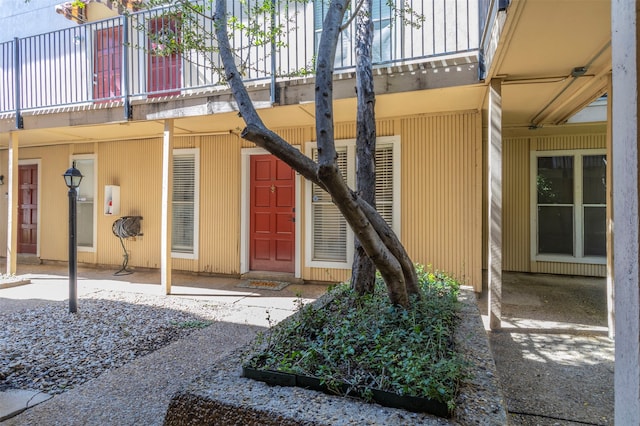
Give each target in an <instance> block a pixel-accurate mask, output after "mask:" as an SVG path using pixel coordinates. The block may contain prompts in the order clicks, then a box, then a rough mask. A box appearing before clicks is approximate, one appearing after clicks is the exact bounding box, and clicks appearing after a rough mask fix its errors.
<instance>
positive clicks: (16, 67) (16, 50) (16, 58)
mask: <svg viewBox="0 0 640 426" xmlns="http://www.w3.org/2000/svg"><path fill="white" fill-rule="evenodd" d="M13 77H14V78H13V80H14V82H15V97H16V99H15V107H16V129H23V128H24V123H23V121H22V113H21V112H20V100H21V99H20V39H19V38H18V37H15V38H14V39H13Z"/></svg>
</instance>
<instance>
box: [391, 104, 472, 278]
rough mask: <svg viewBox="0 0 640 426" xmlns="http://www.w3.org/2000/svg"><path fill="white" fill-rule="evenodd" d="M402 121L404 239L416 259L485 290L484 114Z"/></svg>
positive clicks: (423, 117) (463, 114) (413, 118)
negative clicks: (482, 264) (482, 254)
mask: <svg viewBox="0 0 640 426" xmlns="http://www.w3.org/2000/svg"><path fill="white" fill-rule="evenodd" d="M401 123H402V124H401V126H402V129H401V132H402V136H401V140H402V241H403V242H404V244H405V246H406V248H407V250H408V252H409V254H410V256H412V258H413V260H414V261H416V262H421V263H424V264H431V265H433V267H434V268H435V269H439V270H444V271H446V272H448V273H451V274H453V275H455V276H456V277H458V278H459V279H461V280H462V281H464V282H465V283H467V284H469V285H473V286H474V287H475V288H476V290H480V288H481V283H482V277H481V261H482V259H481V241H482V235H481V229H482V227H481V223H480V222H481V217H482V208H481V204H482V186H481V185H482V175H481V171H482V146H481V143H482V135H481V121H480V115H479V114H478V113H460V114H449V115H442V116H421V117H412V118H406V119H403V120H401Z"/></svg>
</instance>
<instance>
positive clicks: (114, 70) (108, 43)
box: [93, 27, 122, 102]
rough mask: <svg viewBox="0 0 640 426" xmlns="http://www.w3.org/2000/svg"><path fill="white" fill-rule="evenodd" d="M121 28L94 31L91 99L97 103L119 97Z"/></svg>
mask: <svg viewBox="0 0 640 426" xmlns="http://www.w3.org/2000/svg"><path fill="white" fill-rule="evenodd" d="M120 28H121V27H110V28H105V29H102V30H97V31H96V45H95V55H94V66H93V69H94V76H93V98H94V99H96V100H97V101H98V102H99V101H101V100H102V101H106V100H109V99H113V98H117V97H119V96H120V95H121V94H122V92H121V90H120V83H121V81H122V40H121V31H120Z"/></svg>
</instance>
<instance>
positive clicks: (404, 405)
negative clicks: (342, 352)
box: [242, 366, 451, 418]
mask: <svg viewBox="0 0 640 426" xmlns="http://www.w3.org/2000/svg"><path fill="white" fill-rule="evenodd" d="M242 376H243V377H246V378H248V379H253V380H258V381H261V382H264V383H266V384H268V385H271V386H297V387H300V388H305V389H310V390H315V391H319V392H324V393H326V394H328V395H336V394H339V395H345V396H354V397H358V398H362V399H366V398H365V397H364V395H362V393H361V392H358V391H357V390H354V389H351V388H350V387H349V385H347V384H346V383H344V384H342V386H341V389H338V392H336V391H335V390H332V389H329V387H328V386H327V385H325V384H324V383H322V381H321V380H320V379H318V378H317V377H311V376H302V375H298V374H291V373H283V372H280V371H272V370H259V369H256V368H252V367H248V366H244V367H242ZM371 400H373V401H374V402H377V403H378V404H380V405H383V406H385V407H391V408H401V409H403V410H407V411H412V412H414V413H429V414H433V415H435V416H438V417H445V418H448V417H450V416H451V412H450V411H449V409H448V408H447V404H445V403H443V402H439V401H434V400H432V399H429V398H420V397H415V396H403V395H398V394H396V393H392V392H386V391H383V390H378V389H372V390H371Z"/></svg>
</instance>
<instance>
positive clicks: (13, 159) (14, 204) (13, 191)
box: [7, 132, 19, 275]
mask: <svg viewBox="0 0 640 426" xmlns="http://www.w3.org/2000/svg"><path fill="white" fill-rule="evenodd" d="M8 157H9V158H8V163H9V164H8V169H7V170H8V173H7V174H8V176H7V178H8V179H9V182H8V184H7V187H8V188H7V274H10V275H11V274H15V273H16V271H17V269H18V158H19V155H18V132H10V133H9V152H8Z"/></svg>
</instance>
